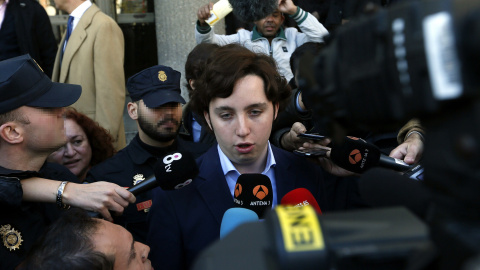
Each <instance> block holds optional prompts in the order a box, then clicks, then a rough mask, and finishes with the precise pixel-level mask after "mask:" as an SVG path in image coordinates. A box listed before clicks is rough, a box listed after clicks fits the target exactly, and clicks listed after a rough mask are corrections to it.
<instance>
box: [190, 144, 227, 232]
mask: <svg viewBox="0 0 480 270" xmlns="http://www.w3.org/2000/svg"><path fill="white" fill-rule="evenodd" d="M199 169H200V172H201V173H200V174H199V175H198V176H199V180H201V181H203V182H202V183H200V184H199V185H198V186H197V188H198V192H199V193H200V196H201V197H202V199H203V200H204V202H205V204H206V205H207V207H208V208H209V210H210V212H211V213H212V215H213V216H214V217H215V220H216V221H217V222H218V224H221V223H222V219H223V214H224V213H225V211H227V210H228V209H229V208H232V207H234V203H233V199H232V196H231V194H230V190H229V188H228V185H227V181H226V180H225V176H224V175H223V171H222V166H221V164H220V158H219V156H218V150H217V146H216V145H215V146H213V147H211V148H210V150H208V152H207V153H206V154H205V156H204V157H203V162H202V164H201V166H200V168H199Z"/></svg>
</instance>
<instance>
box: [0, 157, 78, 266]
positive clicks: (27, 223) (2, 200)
mask: <svg viewBox="0 0 480 270" xmlns="http://www.w3.org/2000/svg"><path fill="white" fill-rule="evenodd" d="M30 177H43V178H48V179H53V180H61V181H70V182H78V180H77V177H76V176H75V175H73V174H72V173H71V172H70V171H69V170H68V169H67V168H65V167H63V166H62V165H59V164H56V163H48V162H47V163H45V164H44V165H43V166H42V168H41V169H40V171H39V172H34V171H17V170H10V169H6V168H3V167H0V241H1V242H0V269H2V270H3V269H6V270H10V269H14V268H15V267H16V266H17V265H18V264H20V262H22V261H23V259H25V257H26V255H27V252H28V251H29V250H30V248H31V247H32V245H33V243H34V242H35V241H36V240H37V238H39V237H40V236H41V235H42V234H43V232H44V231H45V229H46V227H47V226H48V225H49V224H51V223H52V222H53V221H54V220H56V219H57V218H58V217H59V216H60V214H61V211H65V210H60V209H59V208H58V207H57V206H56V205H55V204H54V203H38V202H22V195H23V191H22V187H21V185H20V179H26V178H30ZM59 185H60V182H59Z"/></svg>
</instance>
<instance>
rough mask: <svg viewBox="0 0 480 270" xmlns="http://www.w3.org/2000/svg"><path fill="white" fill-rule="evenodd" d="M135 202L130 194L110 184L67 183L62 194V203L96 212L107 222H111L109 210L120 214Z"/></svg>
mask: <svg viewBox="0 0 480 270" xmlns="http://www.w3.org/2000/svg"><path fill="white" fill-rule="evenodd" d="M135 200H136V198H135V196H134V195H133V194H132V193H130V192H129V191H127V190H126V189H125V188H123V187H121V186H119V185H117V184H114V183H110V182H95V183H91V184H75V183H68V185H67V186H65V190H64V193H63V202H64V203H66V204H68V205H71V206H75V207H79V208H82V209H85V210H89V211H94V212H98V213H100V214H101V215H102V216H103V217H104V218H105V219H106V220H108V221H113V218H112V216H111V215H110V212H109V210H110V211H113V212H115V213H118V214H121V213H123V209H124V208H125V207H127V206H128V204H129V203H134V202H135Z"/></svg>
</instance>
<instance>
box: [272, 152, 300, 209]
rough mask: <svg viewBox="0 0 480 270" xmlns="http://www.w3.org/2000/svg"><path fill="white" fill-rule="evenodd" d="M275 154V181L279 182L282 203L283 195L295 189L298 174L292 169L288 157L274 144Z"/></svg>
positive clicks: (279, 195)
mask: <svg viewBox="0 0 480 270" xmlns="http://www.w3.org/2000/svg"><path fill="white" fill-rule="evenodd" d="M272 151H273V155H274V156H275V162H276V163H277V165H275V181H276V183H277V201H278V204H280V201H281V200H282V198H283V196H285V194H287V192H289V191H291V190H293V189H295V186H296V185H295V183H296V182H297V181H296V179H297V178H296V175H295V173H294V172H293V170H291V168H290V167H291V165H290V162H289V161H288V158H287V157H286V156H285V155H284V153H282V152H281V151H279V150H278V148H276V147H275V146H272Z"/></svg>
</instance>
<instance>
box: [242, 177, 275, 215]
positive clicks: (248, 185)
mask: <svg viewBox="0 0 480 270" xmlns="http://www.w3.org/2000/svg"><path fill="white" fill-rule="evenodd" d="M233 202H234V203H235V204H236V205H238V206H239V207H242V208H247V209H250V210H252V211H254V212H255V213H256V214H257V215H258V217H259V218H263V216H264V215H265V213H267V212H268V210H270V209H272V203H273V190H272V182H271V181H270V178H268V176H266V175H263V174H241V175H240V176H239V177H238V179H237V183H236V184H235V191H234V198H233Z"/></svg>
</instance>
